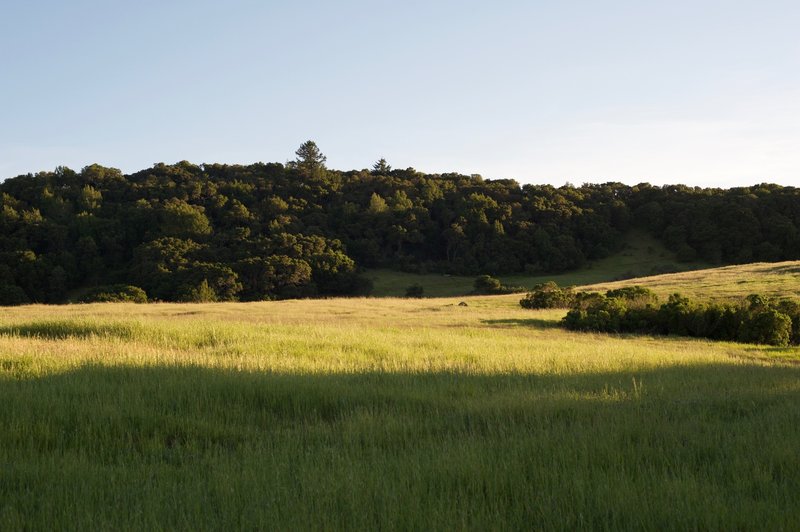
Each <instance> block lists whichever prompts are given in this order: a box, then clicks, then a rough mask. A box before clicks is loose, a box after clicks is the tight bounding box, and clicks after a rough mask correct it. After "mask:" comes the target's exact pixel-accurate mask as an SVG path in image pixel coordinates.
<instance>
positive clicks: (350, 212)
mask: <svg viewBox="0 0 800 532" xmlns="http://www.w3.org/2000/svg"><path fill="white" fill-rule="evenodd" d="M296 155H297V159H296V160H294V161H290V162H288V163H286V164H280V163H267V164H265V163H256V164H252V165H248V166H241V165H225V164H202V165H196V164H192V163H189V162H187V161H182V162H179V163H176V164H173V165H167V164H161V163H159V164H156V165H154V166H153V167H152V168H147V169H143V170H141V171H138V172H134V173H131V174H123V173H122V172H121V171H120V170H118V169H114V168H106V167H103V166H100V165H91V166H87V167H85V168H83V169H82V170H80V171H79V172H76V171H73V170H71V169H69V168H64V167H59V168H57V169H56V170H55V171H52V172H39V173H37V174H26V175H20V176H17V177H13V178H10V179H6V180H5V181H3V182H2V183H0V304H2V305H13V304H24V303H27V302H32V303H66V302H73V301H75V299H76V298H77V299H82V298H88V299H89V300H98V299H99V300H108V299H109V298H112V297H114V295H115V294H117V296H118V299H124V297H127V296H124V294H129V295H132V294H136V295H135V297H136V298H137V299H144V298H147V299H148V300H151V301H185V302H203V301H261V300H266V299H290V298H303V297H330V296H336V295H349V296H357V295H366V294H369V293H370V288H371V286H370V283H369V280H368V279H366V278H365V277H364V276H363V275H362V273H363V272H364V270H365V269H366V270H367V271H368V272H374V271H376V270H377V274H376V273H368V275H372V276H373V277H374V278H375V279H376V281H377V285H378V286H377V289H376V290H375V294H377V295H390V294H393V295H403V293H404V291H405V288H406V287H407V286H408V285H409V284H413V283H414V282H415V281H414V280H412V279H411V278H409V277H407V276H405V275H404V274H397V273H394V272H388V271H387V270H395V271H403V272H416V273H420V274H428V275H427V276H426V277H425V278H424V279H422V282H421V283H420V284H423V286H424V285H427V286H428V294H429V295H455V294H463V293H465V292H466V291H468V290H465V289H464V288H469V285H470V284H471V283H465V281H466V278H469V277H475V276H477V275H482V274H491V275H495V276H505V280H506V281H507V282H508V283H511V284H524V285H530V284H533V283H536V282H540V281H542V280H545V279H548V278H551V277H553V276H554V275H555V274H558V278H559V280H560V282H562V283H567V284H586V283H595V282H601V281H610V280H613V279H615V278H619V277H630V276H632V275H646V274H649V273H656V272H664V271H668V270H670V269H673V268H674V265H675V264H677V263H681V264H688V265H694V266H692V267H696V266H699V265H709V264H731V263H747V262H754V261H780V260H800V209H798V208H797V206H798V205H800V189H796V188H794V187H782V186H777V185H767V184H763V185H757V186H752V187H746V188H736V189H730V190H723V189H701V188H692V187H686V186H682V185H670V186H661V187H656V186H652V185H649V184H647V183H641V184H638V185H635V186H627V185H624V184H622V183H615V182H609V183H604V184H584V185H582V186H580V187H575V186H572V185H565V186H562V187H558V188H556V187H553V186H550V185H533V184H520V183H518V182H516V181H514V180H511V179H499V180H490V179H483V178H482V177H481V176H479V175H462V174H425V173H422V172H418V171H417V170H415V169H414V168H406V169H403V170H398V169H392V168H391V167H390V166H389V165H388V163H386V161H382V162H380V164H376V165H375V166H374V167H373V168H372V169H371V170H350V171H340V170H333V169H329V168H327V167H326V166H325V164H324V163H325V161H326V157H325V156H324V155H323V154H322V153H321V152H320V151H319V149H318V147H317V146H316V144H314V143H313V142H311V141H309V142H306V143H305V144H303V146H301V148H300V149H299V150H298V151H297V152H296ZM631 235H633V236H631ZM626 239H628V240H629V241H639V242H640V243H643V242H645V241H648V242H649V243H647V244H642V245H640V246H639V249H635V247H629V248H627V249H626V248H625V245H626ZM628 243H629V245H630V242H628ZM648 250H651V251H650V255H649V256H644V254H645V253H646V252H647V251H648ZM663 250H669V253H668V255H669V256H668V257H667V254H666V253H664V251H663ZM662 254H663V255H664V256H663V257H662V256H661V255H662ZM642 265H646V266H644V267H642V268H641V269H637V268H639V267H640V266H642ZM437 274H438V275H439V276H440V279H438V280H437V279H434V278H433V276H435V275H437ZM444 275H451V276H461V277H458V278H445V277H444ZM465 284H466V286H465ZM120 294H122V295H120ZM131 297H134V296H131Z"/></svg>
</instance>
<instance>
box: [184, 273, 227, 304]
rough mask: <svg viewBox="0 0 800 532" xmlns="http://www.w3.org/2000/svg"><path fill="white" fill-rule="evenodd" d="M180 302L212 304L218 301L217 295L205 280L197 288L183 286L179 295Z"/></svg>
mask: <svg viewBox="0 0 800 532" xmlns="http://www.w3.org/2000/svg"><path fill="white" fill-rule="evenodd" d="M179 297H180V301H183V302H185V303H213V302H214V301H219V298H218V297H217V293H216V292H215V291H214V289H213V288H211V286H210V285H209V284H208V280H207V279H203V281H202V282H201V283H200V284H199V285H197V286H184V287H183V289H182V290H181V293H180V296H179Z"/></svg>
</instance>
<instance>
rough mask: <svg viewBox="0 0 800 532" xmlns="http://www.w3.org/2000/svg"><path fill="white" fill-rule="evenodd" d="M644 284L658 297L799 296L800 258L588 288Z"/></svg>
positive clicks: (601, 289)
mask: <svg viewBox="0 0 800 532" xmlns="http://www.w3.org/2000/svg"><path fill="white" fill-rule="evenodd" d="M633 284H637V285H641V286H646V287H648V288H650V289H651V290H653V291H655V292H656V293H657V294H659V296H661V297H666V296H668V295H669V294H672V293H675V292H680V293H682V294H684V295H687V296H692V297H696V298H699V299H712V300H722V299H732V298H737V297H743V296H746V295H748V294H755V293H758V294H766V295H770V296H775V297H792V298H800V261H789V262H771V263H767V262H758V263H753V264H742V265H737V266H725V267H722V268H712V269H706V270H695V271H690V272H682V273H674V274H666V275H656V276H652V277H643V278H638V279H631V280H627V281H622V282H612V283H598V284H594V285H589V286H585V287H582V288H583V289H585V290H592V291H606V290H611V289H614V288H619V287H621V286H626V285H628V286H629V285H633Z"/></svg>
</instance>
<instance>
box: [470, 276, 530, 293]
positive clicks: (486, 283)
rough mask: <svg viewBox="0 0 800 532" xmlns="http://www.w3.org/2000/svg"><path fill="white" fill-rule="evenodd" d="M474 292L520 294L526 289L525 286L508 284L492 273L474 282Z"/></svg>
mask: <svg viewBox="0 0 800 532" xmlns="http://www.w3.org/2000/svg"><path fill="white" fill-rule="evenodd" d="M472 286H473V290H472V293H473V294H480V295H498V294H518V293H520V292H524V291H525V287H524V286H508V285H504V284H502V283H501V282H500V279H496V278H494V277H492V276H490V275H481V276H479V277H477V278H476V279H475V282H474V283H473V285H472Z"/></svg>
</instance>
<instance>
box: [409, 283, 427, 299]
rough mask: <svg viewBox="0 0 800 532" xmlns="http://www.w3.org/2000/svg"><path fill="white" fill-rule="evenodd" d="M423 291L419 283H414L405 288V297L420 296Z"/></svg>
mask: <svg viewBox="0 0 800 532" xmlns="http://www.w3.org/2000/svg"><path fill="white" fill-rule="evenodd" d="M424 293H425V289H424V288H423V287H422V285H421V284H416V283H415V284H412V285H411V286H409V287H407V288H406V297H422V295H423V294H424Z"/></svg>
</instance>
